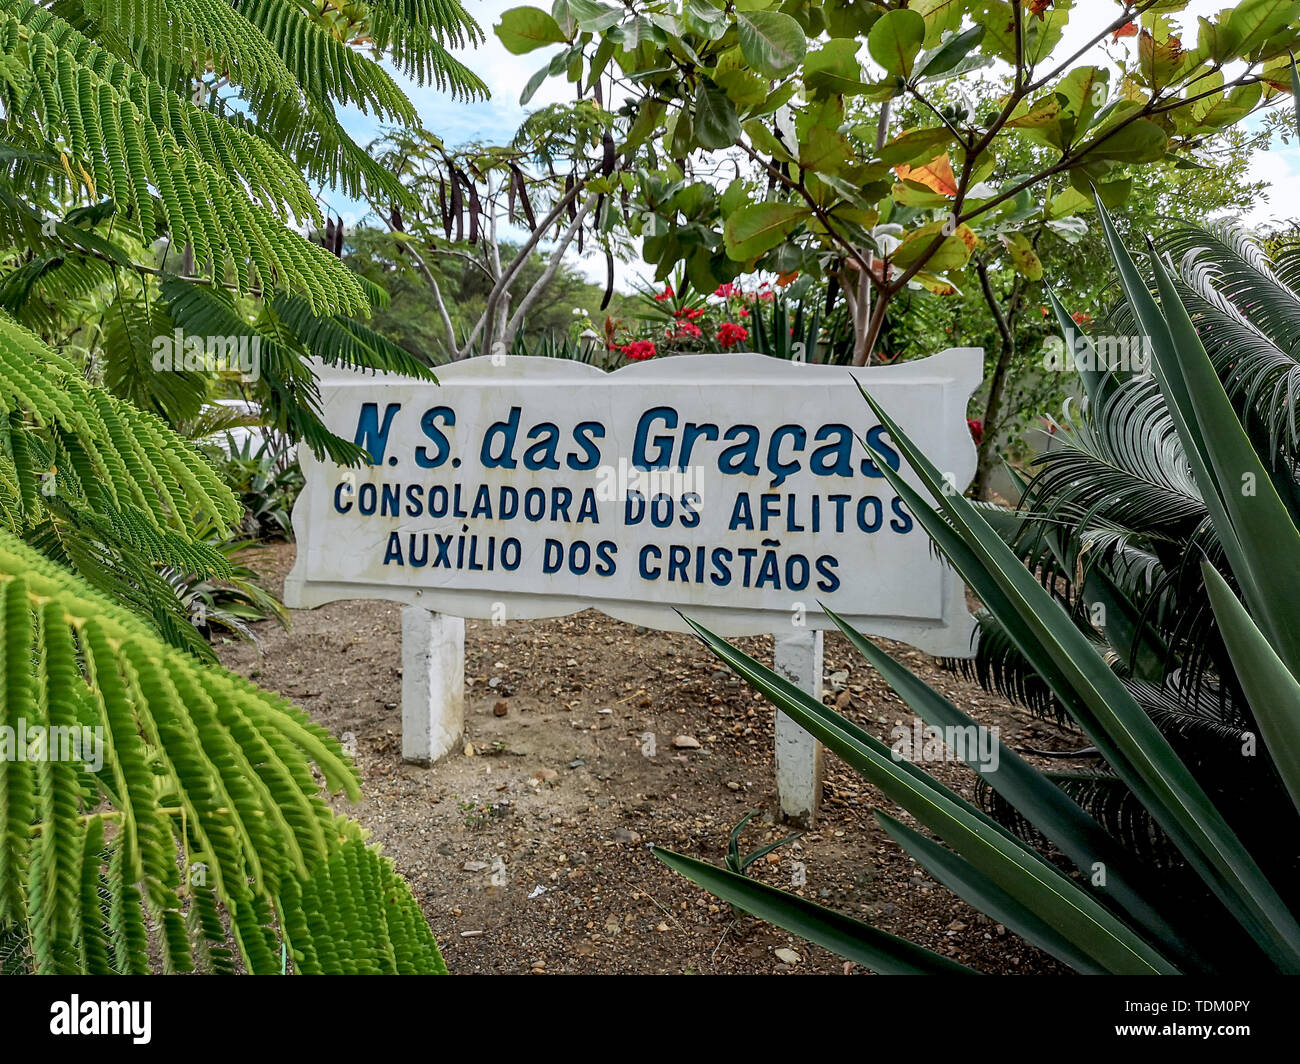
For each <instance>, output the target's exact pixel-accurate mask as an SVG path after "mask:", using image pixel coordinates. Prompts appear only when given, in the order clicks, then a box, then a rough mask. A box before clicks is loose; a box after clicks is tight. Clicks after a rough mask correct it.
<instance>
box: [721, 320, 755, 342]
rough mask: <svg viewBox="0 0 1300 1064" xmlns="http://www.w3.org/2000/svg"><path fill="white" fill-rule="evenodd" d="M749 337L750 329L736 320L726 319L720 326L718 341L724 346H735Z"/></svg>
mask: <svg viewBox="0 0 1300 1064" xmlns="http://www.w3.org/2000/svg"><path fill="white" fill-rule="evenodd" d="M748 339H749V330H748V329H746V328H745V327H744V326H743V325H737V324H736V323H735V322H734V321H724V322H723V323H722V324H721V325H719V326H718V343H719V344H720V345H721V346H722V347H735V346H736V345H737V344H743V343H744V342H745V341H746V340H748Z"/></svg>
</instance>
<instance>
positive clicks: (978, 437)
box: [966, 417, 984, 443]
mask: <svg viewBox="0 0 1300 1064" xmlns="http://www.w3.org/2000/svg"><path fill="white" fill-rule="evenodd" d="M966 427H967V428H968V429H970V438H971V439H972V440H974V441H975V442H976V443H983V442H984V422H982V421H981V420H980V419H979V418H977V417H973V418H969V419H968V420H967V421H966Z"/></svg>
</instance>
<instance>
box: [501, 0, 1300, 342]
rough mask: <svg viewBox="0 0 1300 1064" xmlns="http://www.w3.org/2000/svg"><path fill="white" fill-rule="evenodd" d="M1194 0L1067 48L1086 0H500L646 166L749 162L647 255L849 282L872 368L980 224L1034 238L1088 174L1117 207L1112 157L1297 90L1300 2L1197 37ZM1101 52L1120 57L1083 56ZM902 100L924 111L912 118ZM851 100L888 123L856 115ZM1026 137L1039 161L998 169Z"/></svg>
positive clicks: (1189, 137) (1263, 8) (1228, 21)
mask: <svg viewBox="0 0 1300 1064" xmlns="http://www.w3.org/2000/svg"><path fill="white" fill-rule="evenodd" d="M1183 7H1185V4H1184V3H1182V2H1179V0H1126V2H1123V3H1120V4H1118V5H1117V6H1116V12H1115V17H1114V18H1113V19H1111V20H1110V21H1109V22H1108V23H1107V24H1106V25H1105V26H1104V27H1103V28H1102V29H1101V30H1100V31H1098V32H1095V33H1092V34H1091V35H1090V36H1089V38H1088V39H1087V40H1085V41H1084V42H1082V46H1081V47H1079V48H1077V49H1076V48H1073V47H1067V46H1065V45H1064V44H1063V39H1064V33H1065V29H1066V26H1067V24H1068V22H1069V19H1070V17H1071V14H1072V12H1073V11H1074V9H1075V4H1074V0H915V2H913V3H910V4H908V5H907V6H903V7H900V6H899V5H897V4H891V3H884V2H866V3H863V2H857V0H851V2H850V0H787V2H785V3H782V4H780V5H778V4H777V3H776V0H746V2H745V3H743V4H725V5H723V4H719V3H714V2H712V0H691V2H688V3H686V4H685V5H684V6H683V5H679V4H678V3H677V2H676V0H628V2H626V3H624V4H623V5H621V6H614V5H610V4H605V3H601V2H599V0H556V2H555V3H554V5H553V7H552V10H551V12H550V13H547V12H546V11H543V10H541V9H539V8H536V7H519V8H513V9H511V10H509V11H507V12H505V13H504V14H503V16H502V19H501V22H500V24H499V25H498V26H497V27H496V32H497V34H498V36H499V37H500V38H501V40H502V42H503V44H505V46H506V47H507V48H509V49H510V50H511V51H513V52H515V53H517V54H524V53H527V52H530V51H533V50H535V49H537V48H542V47H554V48H558V49H559V50H558V51H557V53H556V54H555V56H554V58H553V59H552V60H551V62H550V63H549V64H548V66H547V67H545V68H544V71H546V72H547V73H544V72H543V71H541V70H539V71H538V74H537V76H536V77H537V78H544V77H546V76H547V74H548V73H549V74H550V75H556V76H558V75H560V74H563V75H564V76H566V77H568V78H570V80H579V81H585V82H586V83H589V84H590V83H596V82H599V81H601V80H602V79H604V80H605V81H607V82H608V83H609V87H608V88H607V90H606V91H607V98H618V99H625V100H626V103H625V104H624V109H625V111H626V112H627V113H628V116H629V119H630V125H629V130H628V133H627V135H626V137H625V141H624V143H623V144H622V145H621V148H622V149H623V151H625V152H627V153H636V154H637V157H638V158H639V159H641V160H644V161H645V162H646V165H647V166H648V167H650V168H654V167H655V166H656V164H657V161H658V160H660V159H665V160H671V161H673V162H672V166H671V170H672V171H673V173H674V176H675V178H676V179H677V180H687V181H689V180H690V171H691V167H692V165H693V164H692V162H691V160H692V159H694V158H695V157H697V156H710V155H716V154H717V153H724V154H725V155H726V156H727V157H732V156H735V155H737V154H739V155H740V156H741V157H743V158H745V159H748V160H749V162H750V163H751V164H752V166H753V168H754V169H753V170H752V171H751V172H750V173H749V174H744V173H737V176H736V179H735V180H734V181H733V182H732V185H731V187H729V188H728V189H727V191H726V193H725V194H723V195H721V196H719V197H717V218H716V224H712V225H710V224H708V222H707V221H706V222H705V223H704V224H701V225H699V226H697V227H693V228H692V229H691V230H690V234H691V238H692V242H691V243H690V244H686V243H684V242H683V240H682V234H681V233H680V232H677V231H676V230H675V227H674V226H672V225H670V226H669V227H668V228H669V229H670V230H672V231H669V232H667V233H662V232H660V231H659V230H658V228H656V230H655V232H654V233H653V234H652V236H651V237H650V239H647V240H646V242H645V244H646V252H645V253H646V256H647V258H648V259H649V260H650V261H653V262H655V263H656V265H657V268H658V271H659V275H660V279H662V278H663V277H666V276H668V275H669V274H670V273H671V272H672V270H673V269H674V268H676V266H677V265H678V263H680V262H685V263H686V265H687V267H688V269H689V270H690V271H691V276H692V283H694V284H696V286H697V287H701V288H706V289H707V287H708V282H715V283H716V281H720V280H727V279H729V278H730V277H731V276H734V275H735V274H736V272H737V271H739V270H751V269H755V268H767V269H771V270H775V271H779V272H782V273H788V272H789V271H792V270H795V269H802V270H808V269H816V270H819V271H820V272H822V273H825V274H828V275H830V276H832V277H835V278H837V279H838V282H839V284H840V287H841V288H842V290H843V292H844V295H845V298H847V299H848V300H850V302H851V303H852V306H853V321H854V326H855V333H856V342H855V353H854V360H855V362H856V363H857V364H864V363H865V362H866V361H867V360H868V358H869V357H870V356H871V353H872V351H873V349H874V346H875V343H876V340H877V338H878V336H879V335H880V331H881V329H882V328H883V326H884V323H885V320H886V314H887V312H888V309H889V305H890V303H891V302H892V301H893V300H894V299H896V298H897V297H898V296H899V295H900V294H901V293H903V292H905V291H906V290H907V289H908V286H909V285H910V284H912V283H913V282H915V283H918V284H921V285H923V286H925V287H927V288H929V289H931V290H933V291H936V292H944V291H952V290H954V289H959V288H962V287H965V282H964V279H963V278H962V276H961V275H962V273H963V271H965V270H966V269H967V268H968V267H969V266H970V263H971V257H972V254H973V252H974V250H975V249H976V247H977V246H978V245H979V244H980V241H981V240H982V239H983V237H984V235H986V234H989V233H992V232H998V233H999V234H1001V235H1006V236H1008V237H1010V238H1011V239H1013V240H1015V241H1016V243H1017V245H1019V246H1020V247H1021V248H1022V250H1023V248H1024V247H1025V244H1024V243H1022V242H1023V241H1025V240H1027V238H1026V237H1025V236H1024V234H1023V233H1022V232H1019V230H1021V229H1023V228H1024V225H1025V224H1027V223H1032V221H1033V219H1034V218H1036V217H1039V216H1045V219H1046V222H1047V224H1062V223H1065V224H1068V220H1069V219H1071V218H1072V217H1073V216H1075V215H1077V214H1078V213H1079V211H1081V210H1083V209H1085V207H1086V205H1087V203H1088V197H1089V195H1090V191H1091V188H1092V187H1093V186H1096V187H1097V188H1098V189H1099V190H1100V192H1101V194H1102V196H1103V199H1104V200H1105V201H1106V202H1107V203H1109V204H1111V205H1114V204H1116V203H1118V202H1120V201H1121V200H1122V198H1123V195H1124V194H1125V191H1126V187H1127V186H1126V184H1125V182H1123V181H1122V180H1120V179H1117V178H1116V176H1115V171H1116V169H1117V168H1119V167H1122V166H1124V165H1125V164H1130V163H1143V162H1154V161H1158V160H1162V159H1165V158H1167V157H1170V156H1175V157H1178V156H1183V155H1185V154H1186V153H1187V152H1188V151H1190V150H1191V149H1192V148H1193V147H1194V146H1195V144H1196V142H1197V141H1198V139H1199V138H1201V137H1203V136H1204V135H1205V134H1206V133H1207V132H1212V131H1214V130H1217V129H1222V128H1225V127H1227V126H1229V125H1232V124H1234V123H1236V122H1239V121H1240V120H1242V119H1243V118H1244V117H1246V116H1247V115H1249V114H1251V113H1252V112H1254V111H1255V110H1256V109H1257V108H1259V107H1261V106H1263V105H1265V104H1266V103H1267V102H1268V101H1269V100H1270V99H1272V98H1273V97H1275V96H1276V95H1277V94H1278V93H1280V92H1290V91H1291V78H1290V70H1289V66H1290V60H1289V57H1288V51H1289V50H1290V49H1292V48H1294V47H1295V44H1296V41H1297V38H1298V37H1300V26H1297V22H1296V20H1297V16H1298V15H1300V3H1295V2H1284V0H1245V2H1243V3H1240V4H1237V5H1235V6H1233V7H1229V8H1227V9H1225V10H1224V11H1222V12H1220V13H1219V14H1218V15H1217V16H1215V17H1213V18H1209V19H1202V20H1201V21H1200V29H1199V33H1198V34H1197V37H1196V44H1195V46H1194V47H1193V46H1185V42H1189V43H1190V40H1191V37H1190V36H1189V35H1188V33H1187V32H1186V30H1185V29H1184V28H1183V27H1181V26H1179V25H1178V24H1177V23H1175V21H1174V17H1175V14H1176V12H1178V11H1179V10H1180V9H1181V8H1183ZM864 45H865V52H866V54H865V55H863V51H864ZM1103 46H1104V47H1109V49H1110V51H1111V53H1112V56H1111V58H1112V60H1113V64H1111V65H1107V66H1095V65H1081V62H1080V60H1081V57H1082V56H1084V55H1085V54H1087V53H1088V52H1090V51H1091V50H1092V49H1093V48H1095V47H1103ZM993 64H1000V65H1001V66H1002V68H1003V69H1009V70H1010V89H1009V91H1007V92H1006V93H1005V94H1004V95H1002V96H1001V97H1000V98H997V99H993V100H987V101H984V100H976V99H970V100H969V101H967V102H965V103H963V104H961V105H959V106H948V107H940V106H938V105H937V104H936V102H935V100H934V98H933V94H932V89H933V87H934V86H935V85H936V84H941V83H943V82H947V81H951V80H953V79H955V78H963V77H967V76H969V74H970V73H971V72H972V71H973V70H977V69H979V68H980V67H983V66H989V65H993ZM1112 66H1113V67H1114V71H1115V72H1113V71H1112ZM908 100H911V101H914V102H915V103H916V104H918V105H919V106H920V107H921V108H922V109H923V110H924V112H925V115H926V118H925V121H924V122H923V123H920V124H918V125H916V126H912V127H905V128H900V125H899V123H898V122H897V121H896V119H895V117H894V116H895V115H896V114H897V113H899V111H900V109H901V105H902V104H903V103H904V102H905V101H908ZM855 104H856V105H861V104H866V105H867V106H868V107H869V108H870V109H871V110H872V111H873V115H874V117H873V119H872V120H867V121H862V120H854V119H853V117H852V115H853V110H854V105H855ZM1021 140H1027V141H1029V142H1031V143H1033V144H1037V145H1040V146H1041V147H1043V148H1044V149H1045V151H1046V153H1047V154H1046V156H1045V158H1044V159H1043V161H1042V162H1041V164H1040V165H1039V166H1037V167H1036V168H1035V169H1033V170H1032V171H1030V172H1027V173H1020V174H1015V175H1012V176H1011V177H1010V178H1008V179H1005V180H1002V181H998V182H996V183H994V182H993V181H992V180H991V178H992V176H993V175H994V173H995V171H996V169H997V163H998V159H999V158H1000V157H1001V156H1002V155H1003V154H1005V152H1006V151H1007V146H1008V144H1009V143H1018V142H1020V141H1021ZM1049 179H1056V182H1055V183H1054V184H1053V185H1052V190H1053V191H1052V196H1051V198H1050V200H1044V201H1042V202H1037V201H1035V197H1036V196H1037V197H1039V198H1040V199H1041V197H1042V192H1043V189H1044V187H1046V183H1047V182H1048V181H1049ZM1017 233H1019V235H1014V234H1017ZM661 236H662V237H663V239H659V238H660V237H661Z"/></svg>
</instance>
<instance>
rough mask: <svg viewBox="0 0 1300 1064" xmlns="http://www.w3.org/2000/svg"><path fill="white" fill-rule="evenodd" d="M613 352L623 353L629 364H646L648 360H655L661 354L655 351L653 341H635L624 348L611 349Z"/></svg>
mask: <svg viewBox="0 0 1300 1064" xmlns="http://www.w3.org/2000/svg"><path fill="white" fill-rule="evenodd" d="M610 350H611V351H613V350H617V351H621V352H622V354H623V357H624V358H626V359H627V360H628V361H629V362H644V361H645V360H646V359H647V358H654V357H655V355H657V354H658V353H659V352H658V351H657V350H656V349H655V344H654V341H653V340H633V341H632V342H631V343H629V344H624V345H623V346H622V347H617V348H616V347H613V346H611V348H610Z"/></svg>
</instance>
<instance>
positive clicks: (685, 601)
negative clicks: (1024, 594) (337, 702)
mask: <svg viewBox="0 0 1300 1064" xmlns="http://www.w3.org/2000/svg"><path fill="white" fill-rule="evenodd" d="M315 368H316V370H317V375H318V377H319V378H320V387H321V396H322V409H323V416H324V420H325V422H326V424H327V425H328V426H329V428H330V429H331V431H333V432H334V433H336V434H337V435H339V436H342V437H344V438H345V439H349V440H354V441H355V442H356V443H358V444H360V445H362V446H364V447H365V448H366V449H367V450H368V451H369V452H370V455H371V458H372V464H371V465H369V466H367V467H365V468H361V469H354V470H349V469H344V468H341V467H339V466H336V465H334V464H332V463H327V462H320V461H317V460H315V459H314V458H313V457H312V456H311V455H310V454H307V453H306V452H305V451H304V452H303V453H302V455H301V458H302V466H303V472H304V474H305V476H306V486H305V488H304V490H303V492H302V494H301V496H300V497H299V499H298V502H297V505H296V506H295V507H294V513H293V523H294V531H295V533H296V535H297V539H298V558H297V562H296V563H295V565H294V567H293V570H292V572H291V573H290V574H289V576H288V578H287V580H286V582H285V602H286V604H287V605H289V606H291V607H294V608H310V607H314V606H319V605H322V604H324V603H327V602H333V601H336V600H339V599H389V600H393V601H397V602H401V603H404V604H405V605H406V609H404V610H403V615H402V662H403V680H402V751H403V756H404V757H405V758H406V759H407V760H410V761H416V762H420V763H428V762H430V761H432V760H434V759H435V758H437V757H440V756H441V755H442V754H444V753H446V752H447V751H449V750H451V749H453V748H454V745H455V743H456V741H457V739H458V737H459V735H460V732H461V729H462V725H463V715H464V708H463V704H464V664H463V657H464V620H463V618H465V617H476V618H481V619H488V620H492V621H494V622H497V623H504V622H506V621H509V620H517V619H524V618H533V617H554V616H560V615H564V614H568V613H573V612H575V611H578V610H582V609H587V608H589V607H595V608H597V609H600V610H602V611H603V612H605V613H607V614H609V615H610V616H612V617H617V618H619V619H621V620H624V621H630V622H633V623H638V624H644V625H646V626H649V627H654V628H660V629H670V630H686V625H685V623H684V622H683V620H682V618H681V616H680V615H679V613H678V612H676V611H680V613H681V614H684V615H686V616H689V617H691V618H693V619H695V620H697V621H699V622H701V623H703V624H704V625H706V626H708V627H709V628H712V629H713V630H714V631H716V632H718V633H720V634H722V635H727V636H735V635H751V634H758V633H766V632H771V633H773V634H774V635H775V636H776V650H775V665H776V667H777V668H778V669H779V670H780V671H782V672H783V673H785V674H786V675H787V676H788V677H789V678H790V679H791V680H792V681H794V682H796V683H798V684H799V686H800V687H802V688H803V689H804V690H807V691H809V692H810V693H812V694H813V696H814V697H816V698H819V699H820V697H821V683H822V636H821V631H820V630H821V629H824V628H828V627H831V622H830V621H829V619H828V618H826V617H825V615H824V614H822V613H821V610H820V606H819V603H824V604H825V605H827V606H829V607H830V608H831V609H833V610H835V611H836V612H838V613H840V614H841V615H843V616H845V617H847V618H848V619H849V621H850V622H851V623H853V624H854V625H855V626H856V627H857V628H859V629H861V630H863V631H865V632H868V633H870V634H873V635H882V636H887V637H890V638H894V639H899V640H902V641H904V642H907V643H910V644H912V645H914V646H916V647H919V648H920V649H922V650H926V651H929V652H930V653H933V654H943V655H951V656H956V657H961V656H966V655H968V654H969V653H970V645H971V635H972V631H973V628H974V621H973V619H972V618H971V616H970V614H969V612H968V611H967V609H966V604H965V594H964V590H963V587H962V584H961V582H960V580H959V579H958V578H957V577H956V575H955V574H954V573H953V572H952V571H951V570H950V569H949V568H948V567H947V565H946V564H944V563H943V562H942V561H941V560H940V559H939V557H938V556H937V555H936V554H935V552H934V551H932V550H931V548H930V543H929V539H928V538H927V537H926V535H925V532H924V531H923V530H922V529H921V528H920V526H919V525H918V524H917V522H916V520H915V518H914V517H913V516H912V515H911V514H910V513H909V512H908V510H907V508H906V507H905V506H904V505H903V503H902V501H901V500H900V499H899V498H898V497H897V496H896V495H895V493H894V492H893V490H892V489H890V487H889V484H888V482H887V481H886V480H885V479H884V477H883V476H882V475H881V473H880V471H879V469H878V468H877V467H876V465H875V463H876V462H877V461H879V460H881V458H880V457H879V456H878V455H874V454H872V453H871V452H869V451H868V450H867V449H866V448H865V447H864V446H863V444H862V442H861V441H862V440H864V439H865V440H868V441H870V443H871V444H872V446H873V447H875V448H878V449H879V451H880V452H881V453H882V454H883V455H884V460H887V461H889V462H890V464H891V465H894V466H895V468H897V467H898V465H899V462H900V459H899V456H898V452H897V451H896V449H895V448H894V447H893V445H892V442H891V441H890V439H889V436H888V434H887V433H886V432H884V431H883V429H882V427H881V426H880V425H879V424H878V423H877V421H876V419H875V416H874V415H873V414H872V413H871V409H870V407H868V406H867V404H866V403H865V402H864V401H863V400H862V397H861V395H859V393H858V389H857V386H856V384H855V383H854V380H855V378H856V380H858V381H860V382H861V383H862V385H863V386H864V387H865V388H867V389H868V390H869V391H870V392H871V393H872V395H873V396H874V397H875V398H876V399H877V400H878V401H879V402H880V403H881V404H883V405H884V407H885V408H886V409H887V410H888V411H889V412H890V414H891V415H892V416H893V417H894V418H895V419H896V420H897V421H898V423H899V424H900V425H901V426H902V427H903V428H904V429H905V430H906V431H907V432H908V433H909V434H910V435H911V437H912V438H913V439H914V440H916V441H917V442H918V443H919V444H920V445H921V446H922V447H924V449H925V451H926V453H927V454H928V455H929V456H930V458H931V459H932V460H933V461H934V462H935V464H936V465H938V467H939V468H940V469H941V470H943V471H944V472H945V475H946V477H947V479H948V480H949V482H950V484H951V485H952V487H953V490H962V489H964V488H965V486H966V485H967V484H968V483H969V482H970V479H971V477H972V476H973V474H974V471H975V447H974V444H973V443H972V441H971V437H970V433H969V430H968V428H967V424H966V406H967V401H968V400H969V398H970V395H971V393H972V392H973V391H974V389H975V388H976V386H977V385H978V384H979V381H980V378H981V374H982V370H983V353H982V352H981V351H980V350H979V349H976V348H961V349H952V350H948V351H944V352H942V353H941V354H938V355H934V356H933V357H931V358H927V359H923V360H921V361H918V362H909V363H905V364H903V365H898V366H883V367H870V368H867V369H858V370H851V369H849V368H847V367H836V366H815V365H805V364H802V363H791V362H784V361H781V360H778V359H774V358H769V357H767V356H764V355H758V354H719V355H691V356H682V357H676V358H666V359H657V360H654V361H650V362H644V363H639V364H635V365H630V366H626V367H624V368H622V369H619V370H617V371H616V372H613V373H605V372H603V371H601V370H598V369H595V368H593V367H591V366H586V365H583V364H581V363H576V362H568V361H564V360H559V359H547V358H513V357H504V358H503V357H497V358H490V357H489V358H477V359H471V360H469V361H467V362H461V363H457V364H455V365H453V366H448V367H443V368H442V369H440V370H439V382H440V383H439V384H436V385H435V384H431V383H428V382H423V381H414V380H411V379H409V378H400V377H393V376H387V375H385V376H374V375H368V374H362V373H358V372H354V371H347V370H336V369H331V368H329V367H326V366H323V365H317V366H316V367H315ZM904 475H905V476H907V477H908V479H909V480H910V481H911V482H912V483H914V484H916V483H917V482H916V480H915V477H914V475H913V474H911V473H910V472H908V471H906V470H905V471H904ZM820 764H821V752H820V748H819V747H818V745H817V744H816V743H814V742H813V741H812V740H811V738H810V737H809V736H808V735H807V733H805V732H803V731H802V730H801V729H799V728H798V727H797V726H795V725H794V723H793V722H792V721H790V720H788V719H786V718H785V717H784V716H783V715H781V714H778V716H777V722H776V768H777V785H778V793H779V796H780V801H781V806H782V809H783V811H784V812H786V813H787V814H790V815H793V816H797V817H801V818H807V819H811V818H812V816H813V815H814V814H815V811H816V807H817V800H818V795H819V793H820V771H821V769H820Z"/></svg>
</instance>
